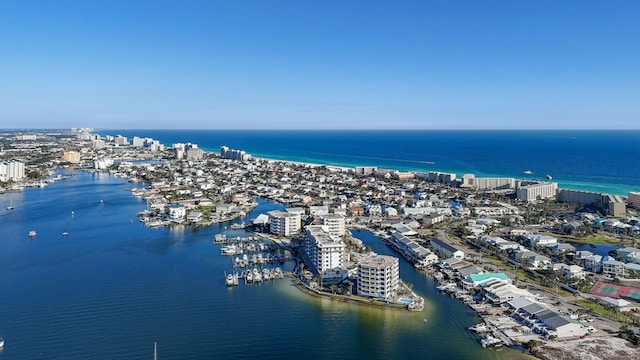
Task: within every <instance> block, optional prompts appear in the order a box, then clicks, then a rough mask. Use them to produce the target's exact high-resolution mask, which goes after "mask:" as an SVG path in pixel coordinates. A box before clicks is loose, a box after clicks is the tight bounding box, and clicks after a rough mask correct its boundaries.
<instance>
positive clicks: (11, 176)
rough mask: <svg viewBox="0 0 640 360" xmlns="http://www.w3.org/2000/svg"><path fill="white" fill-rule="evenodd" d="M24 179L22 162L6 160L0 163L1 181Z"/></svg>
mask: <svg viewBox="0 0 640 360" xmlns="http://www.w3.org/2000/svg"><path fill="white" fill-rule="evenodd" d="M23 178H24V163H23V162H22V161H21V160H5V161H3V162H1V163H0V181H9V180H20V179H23Z"/></svg>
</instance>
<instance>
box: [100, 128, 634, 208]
mask: <svg viewBox="0 0 640 360" xmlns="http://www.w3.org/2000/svg"><path fill="white" fill-rule="evenodd" d="M118 131H121V132H123V133H124V134H125V135H128V136H142V135H140V134H144V133H145V132H147V133H151V134H152V135H156V136H157V135H158V133H162V136H161V137H162V138H159V139H158V140H159V141H160V142H161V143H162V144H165V146H167V147H170V145H171V144H168V145H167V143H172V142H186V141H196V142H197V141H202V140H201V139H180V137H178V136H177V135H172V134H171V133H170V132H169V131H166V132H163V130H150V129H120V130H117V129H101V130H93V131H92V133H95V134H98V135H101V136H103V135H104V134H107V133H109V132H118ZM171 131H173V130H171ZM177 131H178V132H183V133H184V136H188V135H189V132H190V131H191V130H177ZM224 131H226V132H228V133H230V134H234V135H235V134H241V133H246V134H248V135H249V136H254V135H255V133H256V132H255V131H251V130H222V132H224ZM265 131H270V130H265ZM273 131H274V132H281V131H280V130H273ZM283 131H287V130H283ZM288 131H290V132H298V130H288ZM327 131H329V132H330V131H331V130H327ZM367 131H368V130H353V132H357V133H362V132H365V133H366V132H367ZM371 131H372V132H373V133H376V130H371ZM384 131H386V130H384ZM498 131H502V130H498ZM504 131H505V132H516V133H517V132H518V130H504ZM539 131H540V132H552V133H553V132H559V133H562V131H563V130H539ZM135 132H138V134H135ZM337 132H338V133H342V132H343V131H342V130H337ZM380 132H381V131H378V133H380ZM401 132H402V130H400V131H398V133H401ZM444 132H448V133H451V132H460V133H468V132H469V131H465V130H444ZM470 132H482V131H479V130H470ZM489 132H490V133H491V132H493V131H489ZM520 132H529V131H528V130H523V131H520ZM587 132H588V131H587ZM303 133H304V131H303ZM167 135H168V136H167ZM172 137H174V139H172ZM215 141H219V142H221V145H223V144H224V142H223V140H215ZM199 145H200V148H201V149H202V150H205V151H207V152H212V153H218V152H219V149H218V148H216V147H213V148H212V147H211V146H207V145H208V144H207V143H206V142H205V143H203V144H199ZM232 146H233V147H236V148H237V149H240V150H244V151H246V152H247V153H248V154H250V155H252V156H253V157H254V158H256V159H264V160H268V161H283V162H289V163H293V164H296V163H299V164H311V165H314V166H315V165H317V166H328V167H335V168H346V169H353V168H354V167H355V166H375V167H378V168H379V169H389V170H397V171H400V172H413V173H419V172H429V171H434V172H445V173H454V174H456V175H457V176H458V177H459V176H461V175H464V174H475V175H476V176H477V177H479V178H480V177H501V178H505V177H506V178H515V179H518V180H529V181H531V180H538V181H545V176H546V174H547V173H545V172H544V171H543V170H541V169H536V168H525V167H524V165H523V168H522V169H518V170H517V171H515V172H513V171H512V172H509V171H507V172H495V171H479V170H478V169H476V168H475V165H474V164H467V163H465V160H464V159H459V160H456V159H449V158H445V162H451V161H453V162H454V163H455V164H457V165H455V164H449V165H446V164H441V163H440V161H439V160H438V158H440V157H442V156H441V155H436V156H432V158H430V159H427V160H431V161H422V160H408V159H402V158H395V159H394V158H382V157H374V156H372V157H368V156H356V155H351V156H347V155H341V154H326V156H323V155H322V154H315V155H314V156H310V157H304V156H300V155H299V154H297V153H292V154H291V155H289V154H288V153H285V154H274V153H269V151H268V150H267V151H268V152H265V151H260V150H257V151H254V150H252V149H249V148H247V146H246V144H245V145H243V144H233V145H232ZM263 150H265V149H263ZM336 157H344V158H345V160H346V161H340V160H337V159H336ZM359 158H361V159H362V161H360V160H358V159H359ZM354 160H358V161H354ZM389 162H391V163H393V164H387V163H389ZM397 163H402V164H397ZM405 163H415V164H420V166H419V167H416V166H411V165H410V166H406V165H404V164H405ZM380 164H382V165H380ZM452 165H453V166H452ZM529 170H532V171H534V173H532V174H527V171H529ZM548 174H550V175H552V176H553V178H554V179H553V180H552V181H554V182H557V183H558V188H559V189H568V190H578V191H587V192H596V193H602V194H609V195H618V196H627V195H628V193H629V192H632V191H640V189H636V188H634V185H633V184H620V185H616V184H611V183H602V182H588V183H586V182H584V180H583V179H581V178H577V179H575V180H565V179H563V178H562V177H561V176H560V177H559V176H556V175H555V174H553V173H552V171H550V172H548ZM595 174H596V173H594V175H595Z"/></svg>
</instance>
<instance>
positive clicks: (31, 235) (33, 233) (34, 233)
mask: <svg viewBox="0 0 640 360" xmlns="http://www.w3.org/2000/svg"><path fill="white" fill-rule="evenodd" d="M36 235H38V233H37V232H36V231H35V230H31V231H29V237H36Z"/></svg>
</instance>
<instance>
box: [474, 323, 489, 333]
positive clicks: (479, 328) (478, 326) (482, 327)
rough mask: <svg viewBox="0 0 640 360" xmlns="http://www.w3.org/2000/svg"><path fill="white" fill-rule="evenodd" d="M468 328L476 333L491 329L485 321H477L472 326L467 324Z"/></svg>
mask: <svg viewBox="0 0 640 360" xmlns="http://www.w3.org/2000/svg"><path fill="white" fill-rule="evenodd" d="M469 330H470V331H473V332H475V333H478V334H481V333H485V332H489V331H491V329H489V328H488V327H487V325H486V324H485V323H479V324H475V325H473V326H469Z"/></svg>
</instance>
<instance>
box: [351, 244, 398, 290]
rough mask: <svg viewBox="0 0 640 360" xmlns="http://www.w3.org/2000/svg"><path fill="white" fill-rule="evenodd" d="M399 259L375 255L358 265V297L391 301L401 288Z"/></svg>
mask: <svg viewBox="0 0 640 360" xmlns="http://www.w3.org/2000/svg"><path fill="white" fill-rule="evenodd" d="M398 264H399V262H398V258H395V257H393V256H385V255H377V254H373V255H371V256H369V257H367V258H365V259H363V260H362V261H360V263H358V295H360V296H367V297H372V298H376V299H380V300H389V299H391V298H392V297H393V296H394V295H395V294H396V293H397V291H398V287H399V286H400V267H399V265H398Z"/></svg>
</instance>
